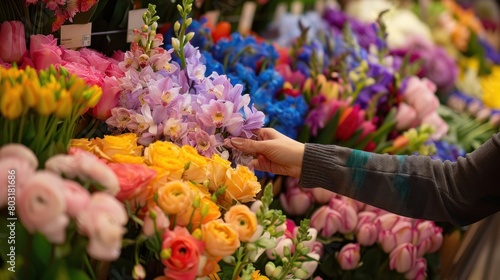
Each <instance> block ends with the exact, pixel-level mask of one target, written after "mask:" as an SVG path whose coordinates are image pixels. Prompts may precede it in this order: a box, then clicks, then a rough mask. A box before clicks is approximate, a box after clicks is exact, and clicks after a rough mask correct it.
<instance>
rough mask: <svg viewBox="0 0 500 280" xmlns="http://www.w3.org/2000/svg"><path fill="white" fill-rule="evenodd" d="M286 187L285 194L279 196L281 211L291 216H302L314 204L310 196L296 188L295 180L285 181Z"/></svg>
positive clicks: (296, 182)
mask: <svg viewBox="0 0 500 280" xmlns="http://www.w3.org/2000/svg"><path fill="white" fill-rule="evenodd" d="M286 186H287V187H286V192H283V193H281V195H280V202H281V205H282V206H283V209H284V210H285V212H286V213H288V214H290V215H292V216H300V215H304V214H305V213H306V212H307V210H309V208H311V206H312V205H313V204H314V200H313V197H312V195H311V194H310V193H309V192H307V191H304V190H303V189H302V188H300V187H299V186H298V180H297V179H293V178H289V179H287V183H286Z"/></svg>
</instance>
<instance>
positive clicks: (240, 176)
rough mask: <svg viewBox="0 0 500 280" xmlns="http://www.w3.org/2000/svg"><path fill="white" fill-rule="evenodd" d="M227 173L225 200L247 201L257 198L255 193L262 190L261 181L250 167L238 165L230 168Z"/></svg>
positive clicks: (229, 201)
mask: <svg viewBox="0 0 500 280" xmlns="http://www.w3.org/2000/svg"><path fill="white" fill-rule="evenodd" d="M226 175H227V178H226V182H225V185H226V187H227V188H226V193H225V195H224V202H226V203H231V202H232V200H237V201H239V202H242V203H245V202H249V201H253V200H255V195H257V193H258V192H260V183H259V182H258V181H257V177H256V176H255V174H254V173H253V172H252V171H251V170H250V169H248V167H246V166H243V165H238V166H237V167H236V168H235V169H229V170H228V171H227V174H226Z"/></svg>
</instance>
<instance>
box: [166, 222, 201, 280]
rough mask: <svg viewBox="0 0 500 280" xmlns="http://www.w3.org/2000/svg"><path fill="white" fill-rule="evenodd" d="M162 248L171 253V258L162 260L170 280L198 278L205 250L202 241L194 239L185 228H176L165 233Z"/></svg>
mask: <svg viewBox="0 0 500 280" xmlns="http://www.w3.org/2000/svg"><path fill="white" fill-rule="evenodd" d="M162 248H163V250H166V249H169V250H170V251H171V254H170V257H169V258H168V259H163V260H162V262H163V264H164V265H165V266H166V268H165V270H164V273H165V276H166V277H167V278H168V279H195V278H196V275H197V274H198V265H199V264H200V258H201V257H202V255H203V251H204V249H205V245H204V243H203V242H202V241H200V240H198V239H196V238H194V237H193V236H192V235H191V234H190V233H189V231H188V230H187V229H186V228H185V227H176V228H175V229H174V230H173V231H166V232H165V234H164V237H163V244H162Z"/></svg>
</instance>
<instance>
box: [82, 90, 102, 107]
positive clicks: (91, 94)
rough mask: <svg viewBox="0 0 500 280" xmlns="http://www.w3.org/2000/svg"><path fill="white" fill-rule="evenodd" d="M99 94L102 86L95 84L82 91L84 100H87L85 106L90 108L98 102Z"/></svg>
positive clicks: (100, 94)
mask: <svg viewBox="0 0 500 280" xmlns="http://www.w3.org/2000/svg"><path fill="white" fill-rule="evenodd" d="M101 96H102V88H101V87H99V86H96V85H93V86H92V87H91V88H89V89H88V90H86V91H85V92H84V93H83V97H84V98H85V100H87V103H86V106H87V107H90V108H93V107H95V105H97V103H99V100H100V99H101Z"/></svg>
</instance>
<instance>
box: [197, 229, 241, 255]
mask: <svg viewBox="0 0 500 280" xmlns="http://www.w3.org/2000/svg"><path fill="white" fill-rule="evenodd" d="M201 232H202V239H203V241H205V244H206V247H205V249H206V250H207V252H208V253H209V254H210V255H212V256H214V257H225V256H231V255H232V254H233V253H234V252H235V251H236V249H238V247H240V239H239V238H238V233H237V232H236V230H234V228H233V227H232V226H231V225H229V224H226V223H224V222H223V221H221V220H214V221H210V222H208V223H206V224H203V225H202V226H201Z"/></svg>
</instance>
